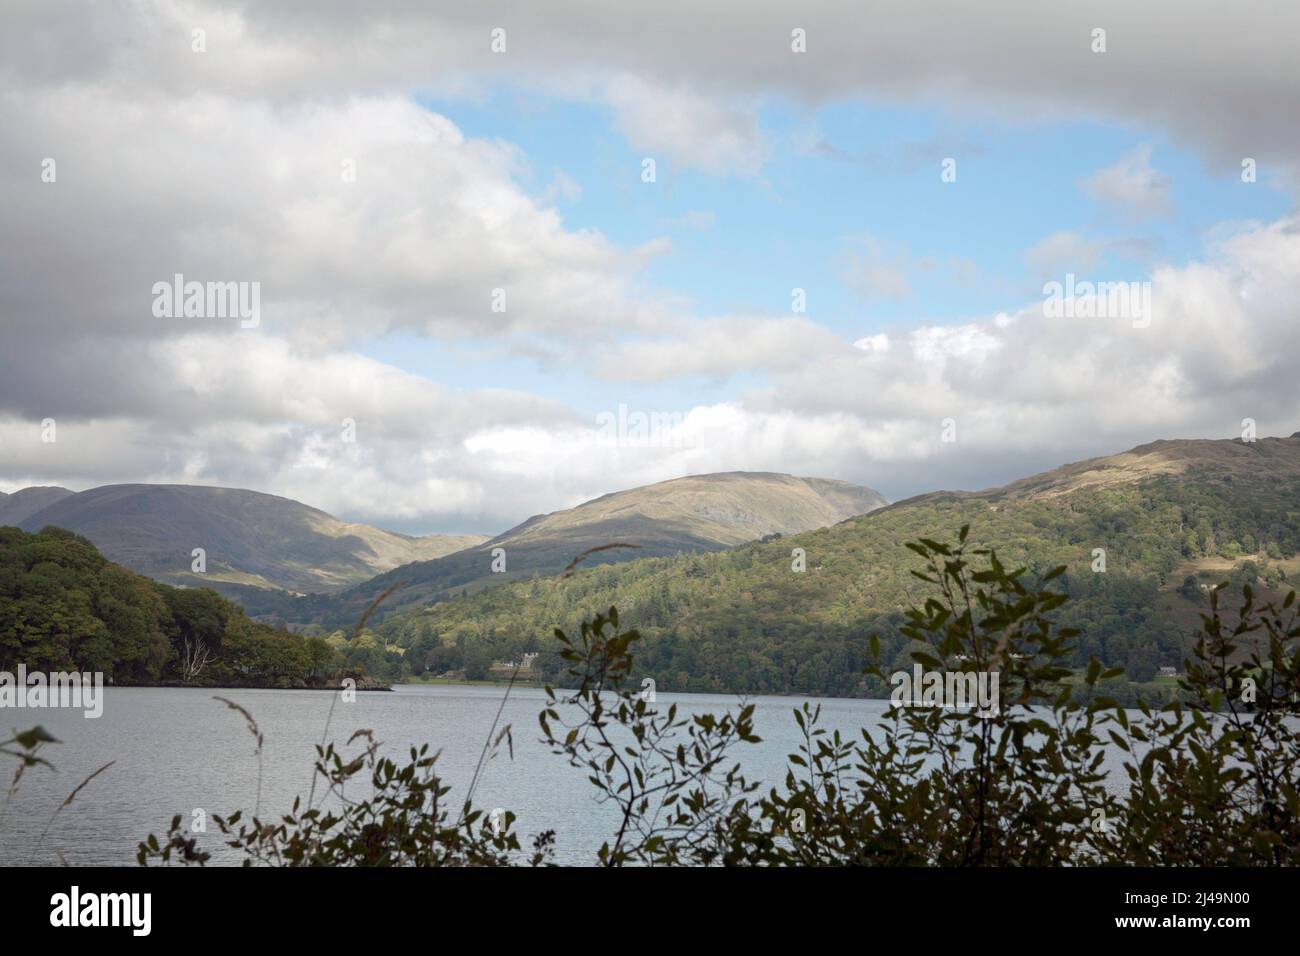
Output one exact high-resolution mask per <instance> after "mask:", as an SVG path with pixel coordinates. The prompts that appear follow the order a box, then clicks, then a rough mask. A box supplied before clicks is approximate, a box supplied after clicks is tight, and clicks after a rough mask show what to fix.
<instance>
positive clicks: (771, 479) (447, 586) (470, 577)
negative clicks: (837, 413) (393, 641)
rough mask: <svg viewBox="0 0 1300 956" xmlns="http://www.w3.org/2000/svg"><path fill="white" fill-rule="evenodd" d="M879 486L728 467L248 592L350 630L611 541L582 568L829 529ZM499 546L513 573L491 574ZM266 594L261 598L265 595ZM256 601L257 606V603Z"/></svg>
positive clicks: (262, 603) (294, 613)
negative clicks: (452, 545)
mask: <svg viewBox="0 0 1300 956" xmlns="http://www.w3.org/2000/svg"><path fill="white" fill-rule="evenodd" d="M886 503H887V502H886V499H885V498H884V497H883V496H882V495H880V494H879V493H878V492H876V491H873V490H872V489H870V488H864V487H862V486H860V485H853V484H850V483H848V482H844V481H833V480H830V479H826V478H798V477H795V476H793V475H781V474H775V473H772V472H743V471H735V472H725V473H721V474H710V475H693V476H690V477H686V478H676V479H672V480H670V481H663V482H659V483H657V484H653V485H646V486H644V487H640V488H632V489H629V490H627V491H619V492H614V493H612V494H608V495H603V496H602V497H599V498H595V499H593V500H591V501H588V502H585V503H583V504H580V505H578V506H577V507H575V508H569V509H567V510H564V511H557V512H553V513H551V514H547V515H537V516H534V517H532V518H529V519H528V520H527V521H525V522H523V523H522V524H520V525H518V526H516V527H514V528H511V529H510V530H509V531H507V532H505V533H504V534H501V535H498V536H497V537H495V538H493V539H491V540H490V541H487V542H485V543H484V544H482V545H479V546H476V547H472V548H468V549H466V550H464V551H460V552H457V553H456V554H452V555H448V556H447V557H442V558H438V559H436V560H432V561H422V562H415V563H413V564H409V565H406V566H405V567H400V568H396V569H394V570H392V571H389V572H387V573H385V574H382V575H379V576H378V577H376V578H374V579H373V580H371V581H367V582H366V583H365V584H363V585H360V586H357V587H354V588H350V589H348V590H346V591H344V592H342V593H340V594H337V595H330V596H325V597H318V598H307V599H304V600H302V601H298V602H292V604H290V603H288V602H284V601H282V600H279V599H277V598H275V597H274V596H267V595H246V596H245V597H246V598H247V600H248V601H249V602H250V603H247V604H246V607H248V609H249V611H250V612H251V613H255V614H263V615H270V616H274V617H281V618H287V619H288V620H290V621H292V622H294V623H304V622H307V621H315V622H319V623H324V624H326V625H328V626H331V627H333V626H347V625H349V624H351V623H352V622H353V621H355V620H356V619H357V618H358V617H359V616H360V614H361V613H362V612H363V611H364V610H365V608H366V607H367V606H368V605H369V604H370V603H371V601H373V600H374V599H375V598H376V597H377V596H379V595H380V594H382V593H384V592H385V591H386V590H388V588H390V587H394V586H395V587H396V590H395V591H394V592H393V593H392V594H391V595H390V596H389V597H388V598H386V599H385V601H384V603H383V605H382V607H381V608H380V609H379V611H378V612H377V613H378V615H379V617H383V616H386V615H387V614H390V613H392V612H393V611H395V610H396V609H398V608H401V607H404V606H411V605H417V606H418V605H423V604H427V603H429V602H431V601H435V600H440V599H443V598H446V597H449V596H451V595H452V593H453V592H456V593H458V592H460V591H461V590H465V589H474V588H478V587H482V586H485V585H488V584H496V583H500V582H502V581H508V580H514V579H518V578H526V577H531V576H533V575H535V574H543V575H549V574H556V573H558V572H561V571H563V570H564V568H565V567H566V566H567V565H568V564H569V562H571V561H572V560H573V559H574V558H575V557H576V556H577V555H579V554H581V553H582V552H584V551H586V550H588V549H589V548H597V547H600V546H602V545H607V544H612V543H616V544H626V545H634V546H635V547H630V548H613V549H609V550H605V551H600V552H597V553H593V554H591V555H590V556H589V557H588V558H586V559H585V560H584V565H583V566H589V565H596V564H607V563H615V562H622V561H629V560H632V559H635V558H646V557H653V556H662V555H672V554H677V553H679V552H690V553H696V552H708V551H718V550H722V549H725V548H730V547H734V546H735V545H737V544H741V543H744V542H747V541H754V540H757V539H760V538H763V537H767V536H770V535H787V534H797V533H799V532H802V531H808V530H811V529H813V528H820V527H825V526H826V525H831V524H834V523H836V522H838V521H843V520H845V519H846V518H849V517H852V516H853V515H858V514H863V513H865V512H868V511H871V510H873V509H875V508H879V507H881V506H882V505H884V504H886ZM497 549H500V552H499V553H500V554H502V555H503V557H504V562H505V569H504V570H503V571H497V572H494V571H493V563H494V560H495V561H497V566H498V567H500V560H499V559H498V558H497V557H496V556H495V555H494V552H497ZM259 599H260V600H259ZM253 602H255V603H253Z"/></svg>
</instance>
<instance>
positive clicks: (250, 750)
mask: <svg viewBox="0 0 1300 956" xmlns="http://www.w3.org/2000/svg"><path fill="white" fill-rule="evenodd" d="M104 694H105V695H106V696H105V702H104V712H103V716H101V717H99V718H98V719H86V718H84V717H83V716H82V715H81V712H80V711H72V710H39V711H36V710H10V709H6V710H3V711H0V717H3V719H4V725H3V728H4V730H6V731H8V730H12V729H18V730H25V729H27V728H29V727H31V726H32V725H34V724H41V725H43V726H44V727H45V728H46V729H47V730H49V731H50V733H52V734H53V735H54V736H55V737H57V738H58V739H59V741H60V743H57V744H47V745H46V746H45V748H44V749H43V751H42V756H44V757H45V758H47V759H48V760H50V762H51V763H53V764H54V766H55V768H56V770H55V771H50V770H49V768H46V767H34V768H31V769H29V770H28V771H27V772H26V773H25V775H24V777H23V779H22V781H21V783H20V786H19V788H18V790H17V792H16V793H15V794H14V795H13V796H12V797H11V798H10V799H9V800H8V802H7V803H6V804H4V806H3V810H2V811H0V864H3V865H10V866H11V865H25V864H29V863H47V864H48V863H59V862H61V861H66V862H67V863H69V864H72V865H77V864H102V865H131V864H133V863H134V856H135V849H136V845H137V844H138V843H139V842H140V840H142V839H143V838H145V837H146V836H147V835H148V834H149V833H151V832H152V833H155V834H157V835H158V836H159V837H160V838H161V837H163V836H164V834H165V833H166V830H167V826H168V824H169V822H170V820H171V818H172V816H173V815H175V814H178V813H179V814H182V815H183V817H184V819H185V820H186V821H187V827H188V821H189V819H190V814H191V811H192V810H193V809H195V808H202V809H203V810H204V811H205V812H206V813H208V814H212V813H214V812H215V813H219V814H223V815H225V814H229V813H230V812H232V811H234V810H236V809H241V808H243V809H246V810H249V811H251V810H252V808H253V806H254V802H255V800H256V799H257V783H258V759H257V757H256V755H255V753H254V741H253V737H252V735H251V734H250V733H249V732H248V730H247V728H246V725H245V722H244V719H243V717H242V716H240V715H239V714H238V713H236V712H235V711H233V710H231V709H229V708H227V707H226V705H225V704H223V703H221V702H220V701H217V700H214V699H213V695H214V694H219V695H221V696H223V697H227V698H229V699H230V700H233V701H235V702H236V703H238V704H240V705H241V706H243V707H245V708H247V709H248V711H249V712H250V713H251V714H252V715H253V717H254V719H255V720H256V721H257V723H258V725H259V727H260V728H261V731H262V734H263V735H264V741H265V742H264V745H263V752H262V798H261V799H262V804H261V806H262V816H263V818H271V817H273V816H274V815H275V814H276V813H278V812H283V811H286V810H288V809H289V808H290V807H291V805H292V803H293V799H294V797H295V796H298V795H302V796H303V797H304V800H305V798H306V795H307V793H308V791H309V789H310V786H311V777H312V765H313V757H314V753H315V751H314V749H313V748H314V746H315V745H316V744H318V743H319V742H320V739H321V733H322V731H323V729H324V727H325V721H326V715H327V714H328V713H329V710H330V703H331V699H332V698H333V697H334V696H335V693H334V692H331V691H301V690H295V691H280V690H216V691H214V690H201V689H188V688H106V689H105V691H104ZM502 695H503V688H500V687H486V686H484V687H477V686H449V685H399V686H397V687H396V688H394V690H393V692H392V693H375V692H371V693H365V692H362V693H358V694H357V695H356V700H355V701H354V702H352V703H343V702H339V703H338V704H337V705H336V706H335V708H334V713H333V717H332V719H331V723H330V739H331V740H333V741H335V742H336V744H338V745H342V744H343V743H344V742H345V741H346V740H347V739H348V738H349V737H350V736H351V735H352V732H353V731H355V730H360V729H366V730H371V731H373V732H374V734H375V736H376V738H377V739H378V740H379V741H380V742H381V744H382V750H383V751H384V752H385V753H386V754H388V755H390V756H393V757H394V758H395V759H397V760H398V762H399V763H401V762H404V758H405V757H406V754H407V751H408V748H409V747H410V746H412V745H419V744H422V743H428V744H429V745H430V749H431V750H438V749H441V750H442V757H441V758H440V759H439V761H438V767H439V769H440V774H441V776H442V777H443V780H444V781H445V782H446V783H447V784H449V785H450V786H451V787H452V791H451V793H450V794H449V799H450V800H451V801H452V805H454V806H457V807H458V806H459V804H460V801H461V800H462V799H463V795H464V793H465V789H466V787H467V786H468V785H469V781H470V779H471V777H472V776H473V773H474V766H475V764H476V763H477V762H478V759H479V754H480V752H481V751H482V748H483V743H484V741H485V739H486V738H487V736H488V732H489V729H490V728H491V726H492V720H493V717H494V716H495V715H496V712H497V708H498V707H499V706H500V704H501V698H502ZM544 701H545V692H544V691H542V690H541V689H539V688H519V687H516V688H515V689H514V691H513V692H512V693H511V696H510V699H509V701H508V702H507V704H506V707H505V711H504V712H503V714H502V716H501V721H502V723H503V724H505V723H509V724H511V725H512V726H513V737H514V757H513V759H511V758H510V756H509V755H508V753H507V752H506V750H505V748H504V745H503V747H502V751H501V753H500V754H499V755H498V756H497V757H496V758H495V759H494V760H492V761H491V762H489V763H487V764H486V765H485V768H484V770H483V773H482V775H481V779H480V781H479V786H478V792H477V794H476V796H475V799H474V803H475V805H476V806H477V807H480V808H482V809H484V810H485V811H489V810H491V809H492V808H494V807H502V808H505V809H509V810H511V811H512V812H514V813H515V815H516V816H517V820H516V822H515V827H514V828H515V831H516V832H517V833H518V834H519V835H520V842H521V843H522V844H523V845H524V846H525V847H526V846H527V845H528V842H529V839H530V838H531V836H532V835H533V834H535V833H538V832H541V831H543V830H554V831H555V832H556V844H557V847H556V855H555V859H556V862H559V863H566V864H581V863H590V862H593V861H594V859H595V851H596V849H597V848H598V847H599V846H600V844H601V843H602V842H603V841H604V840H606V839H608V838H609V836H610V834H612V833H613V829H614V828H613V821H614V819H615V817H616V811H615V808H613V807H610V806H601V805H599V804H597V803H596V801H595V797H594V794H595V791H594V788H593V787H592V786H591V784H590V783H588V782H587V780H586V777H585V774H584V772H583V771H582V770H581V769H577V768H572V767H570V766H568V764H567V763H566V761H565V759H564V757H562V756H556V755H554V754H552V753H551V752H550V750H549V749H548V748H547V747H546V746H545V745H543V744H542V743H541V742H540V740H539V736H540V729H539V728H538V725H537V713H538V711H539V710H540V709H541V707H542V705H543V703H544ZM749 701H750V702H751V703H753V704H755V732H756V733H757V734H758V735H759V736H760V737H762V738H763V742H762V743H761V744H740V745H737V748H736V750H735V751H734V753H735V754H736V755H737V757H739V758H740V760H741V763H742V766H743V767H744V769H745V772H746V774H747V775H748V776H749V778H750V779H756V780H759V781H761V782H762V783H763V785H764V786H763V789H764V790H766V789H767V788H768V787H769V786H772V785H778V784H780V783H781V782H782V781H783V780H784V778H785V769H786V756H787V754H789V753H792V752H794V751H795V750H796V749H797V748H798V745H799V743H800V740H801V736H800V733H799V730H798V727H797V726H796V724H795V722H794V719H793V717H792V715H791V711H792V709H794V708H795V707H797V706H799V704H800V703H801V701H800V700H799V699H797V698H789V697H757V698H750V699H749ZM674 702H675V703H677V704H678V705H679V710H681V711H692V712H704V711H713V712H715V713H721V712H722V711H723V710H725V709H726V708H728V707H733V708H734V707H735V706H736V705H737V704H738V703H739V698H736V697H730V696H713V695H704V694H665V693H660V694H658V700H657V703H658V706H659V707H660V709H663V708H664V707H666V706H667V705H668V704H670V703H674ZM815 703H820V704H821V706H822V726H824V727H826V728H828V729H831V730H834V729H839V730H840V731H841V732H842V733H844V734H845V735H847V736H849V737H850V738H851V739H859V732H860V728H862V727H863V726H867V727H873V726H874V725H875V724H876V722H877V720H878V718H879V717H880V715H881V714H882V713H883V712H884V711H885V709H886V706H887V704H888V702H887V701H882V700H844V699H821V700H818V701H815ZM358 746H359V744H357V745H353V747H352V748H350V749H348V750H346V751H345V752H354V751H356V750H357V749H358ZM110 760H112V761H115V763H114V764H113V766H112V767H110V768H109V769H108V770H106V771H105V772H104V773H102V774H100V775H99V776H98V777H96V778H95V779H94V780H93V781H91V782H90V784H89V785H88V786H87V787H86V788H85V789H84V790H82V791H81V792H80V793H79V794H78V795H77V797H76V799H75V800H74V801H73V803H72V804H71V805H69V806H67V807H65V808H64V809H63V810H62V811H60V812H59V813H58V815H57V816H54V817H53V823H52V824H51V823H50V821H51V817H52V815H54V813H55V811H56V810H57V809H58V806H59V804H60V803H61V802H62V801H63V800H64V799H65V798H66V797H67V796H68V794H69V793H70V792H71V791H72V789H73V788H74V787H76V786H77V784H78V783H80V782H81V781H82V780H83V779H84V778H85V777H86V776H87V775H88V774H89V773H91V772H92V771H94V770H95V769H97V768H99V767H101V766H103V765H104V764H105V763H107V762H108V761H110ZM13 765H14V761H12V760H11V759H9V758H5V760H4V762H3V763H2V764H0V768H2V769H0V772H3V774H4V775H5V780H6V783H7V780H8V777H9V775H10V774H11V772H12V769H11V768H12V767H13ZM1111 769H1112V770H1113V771H1118V760H1115V761H1114V765H1113V766H1112V768H1111ZM362 776H363V777H364V778H365V779H364V784H360V783H359V784H358V789H357V790H356V791H355V794H356V795H357V796H360V795H361V792H362V791H361V790H360V786H362V785H364V787H365V790H366V792H368V790H369V778H368V775H364V774H363V775H362ZM355 779H358V780H359V781H360V780H361V778H355ZM1116 779H1117V780H1118V779H1119V778H1118V777H1117V778H1116ZM317 792H318V795H319V792H320V788H319V782H318V791H317ZM0 799H2V798H0ZM47 825H48V826H49V831H48V833H46V834H45V836H44V837H43V838H42V837H41V833H42V831H43V830H45V828H46V826H47ZM198 837H199V841H200V844H201V845H202V846H203V847H204V848H205V849H207V850H209V851H211V852H213V854H214V857H213V859H212V861H210V864H209V865H212V864H217V863H238V862H240V859H241V858H240V857H239V856H238V855H237V854H236V853H235V851H232V850H229V849H228V848H225V847H224V846H223V845H222V843H221V837H220V834H219V833H218V832H217V830H216V827H215V826H213V825H211V824H209V827H208V832H207V833H206V834H199V835H198Z"/></svg>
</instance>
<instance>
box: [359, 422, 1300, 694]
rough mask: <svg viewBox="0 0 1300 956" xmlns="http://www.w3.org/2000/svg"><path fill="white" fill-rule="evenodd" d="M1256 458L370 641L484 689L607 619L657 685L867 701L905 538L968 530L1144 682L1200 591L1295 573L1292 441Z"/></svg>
mask: <svg viewBox="0 0 1300 956" xmlns="http://www.w3.org/2000/svg"><path fill="white" fill-rule="evenodd" d="M1259 446H1262V447H1259ZM1259 446H1255V445H1242V444H1241V443H1239V442H1186V443H1156V444H1155V445H1152V446H1144V448H1142V449H1135V450H1134V451H1133V452H1130V453H1126V454H1125V455H1121V456H1115V457H1114V458H1111V459H1101V460H1096V461H1093V462H1085V463H1081V464H1080V465H1075V466H1068V467H1067V468H1063V469H1059V470H1058V471H1057V472H1051V473H1048V474H1047V475H1043V476H1037V477H1036V478H1035V479H1027V480H1026V481H1023V482H1017V483H1016V484H1014V485H1010V486H1007V487H1006V488H1001V489H994V490H992V491H989V492H983V493H978V494H934V495H927V496H924V497H922V498H918V499H913V500H911V501H908V502H902V503H899V504H896V505H892V506H890V507H888V508H885V509H882V510H880V511H877V512H874V513H872V514H868V515H864V516H862V517H859V518H856V519H853V520H850V521H847V522H844V523H842V524H839V525H836V526H833V527H830V528H824V529H821V530H818V531H812V532H808V533H805V534H801V535H797V536H793V537H788V538H784V539H778V540H771V541H767V542H763V543H754V544H749V545H743V546H741V547H738V548H734V549H732V550H729V551H724V552H718V553H712V554H697V555H687V556H680V557H663V558H654V559H650V560H640V561H633V562H629V563H626V564H621V565H608V566H602V567H598V568H593V569H590V570H587V571H583V572H581V573H578V574H576V575H574V576H572V577H570V578H568V579H565V580H559V579H556V578H554V577H550V578H541V577H538V578H535V579H534V580H531V581H527V582H517V583H512V584H507V585H503V586H500V587H495V588H489V589H486V590H484V591H481V592H479V593H477V594H472V595H470V596H469V597H468V598H464V599H456V600H452V601H446V602H442V603H438V604H435V605H432V606H430V607H427V608H424V609H422V610H419V611H415V612H408V613H405V614H403V615H400V616H398V617H396V618H393V619H390V620H389V621H387V622H385V624H384V625H383V627H382V630H381V632H382V633H383V634H384V635H385V637H386V638H387V639H388V640H389V641H391V642H393V643H396V644H398V645H402V646H404V647H406V648H409V649H408V650H407V653H406V666H407V668H408V669H410V670H411V671H412V672H415V673H419V672H421V671H423V670H425V669H430V670H433V671H435V672H437V671H442V670H448V669H452V668H464V670H465V672H466V673H467V674H469V675H470V676H482V675H483V674H485V673H486V667H487V665H488V664H489V663H490V662H491V661H493V660H501V661H508V660H512V659H516V658H517V657H518V655H519V654H520V653H522V652H524V651H529V650H536V651H539V652H541V656H540V657H539V659H538V664H539V666H540V667H541V670H542V672H543V674H544V675H547V676H550V675H554V674H555V673H557V672H558V669H559V662H558V660H557V659H556V658H555V657H554V656H553V648H552V642H550V641H549V640H548V635H550V633H551V630H552V628H554V627H557V626H559V627H562V628H566V629H567V628H570V627H573V626H574V625H575V624H576V623H577V622H579V621H580V620H581V619H582V618H583V616H584V615H589V614H590V613H591V612H592V609H595V608H605V607H608V606H610V605H617V606H618V608H619V611H620V613H621V614H622V616H623V619H624V620H625V621H626V622H627V623H628V624H629V625H631V626H634V627H637V628H638V629H640V630H641V631H642V632H643V633H644V634H645V635H646V638H647V639H646V641H645V642H644V645H643V647H642V648H641V649H640V651H639V653H638V656H637V661H636V664H637V668H638V672H639V673H640V674H643V675H647V676H653V677H654V678H655V679H656V681H657V685H658V686H659V687H660V688H663V689H669V690H691V691H712V690H717V691H730V692H751V693H762V692H800V693H822V694H836V695H841V694H861V693H869V692H872V691H873V690H878V689H879V688H873V687H872V686H870V685H869V684H868V683H867V682H865V681H864V680H863V678H862V676H861V669H862V662H863V661H864V660H865V656H866V649H867V647H868V641H869V637H870V635H871V634H872V633H873V632H874V633H877V634H879V635H880V637H881V639H882V644H883V645H884V647H885V649H886V652H887V653H888V654H891V655H894V656H895V657H896V658H897V660H898V661H899V662H900V666H910V658H909V657H908V656H907V654H906V648H905V646H904V641H903V639H902V638H901V637H900V636H899V633H898V625H899V623H900V620H901V618H900V611H901V608H902V607H903V606H905V605H907V604H909V603H912V602H913V601H915V600H916V599H917V598H918V597H919V596H920V594H922V593H923V588H922V587H921V586H920V582H918V581H917V580H916V579H915V578H914V577H913V575H912V573H911V572H912V571H913V570H914V569H916V568H918V567H919V566H920V565H919V562H918V560H917V558H916V556H915V555H914V554H913V553H912V552H911V551H909V550H908V549H907V547H906V542H908V541H911V540H914V539H917V538H923V537H930V538H939V539H946V538H948V537H951V535H953V534H955V532H956V530H957V529H958V528H959V527H961V526H962V525H964V524H969V525H970V526H971V539H972V541H973V542H975V544H976V545H977V546H983V547H991V548H996V549H997V551H998V553H999V555H1000V556H1001V557H1002V559H1003V561H1004V562H1006V563H1007V564H1008V565H1024V566H1027V567H1028V568H1029V569H1030V572H1031V573H1045V572H1046V571H1047V570H1049V569H1050V568H1052V567H1054V566H1056V565H1060V564H1064V565H1066V566H1067V568H1068V573H1067V574H1066V575H1064V576H1063V577H1062V578H1060V579H1058V581H1057V582H1055V584H1054V586H1057V587H1061V588H1064V589H1066V590H1068V592H1069V593H1070V595H1071V596H1072V598H1073V600H1072V601H1071V602H1070V603H1069V605H1067V608H1068V610H1067V612H1066V618H1067V620H1066V621H1065V623H1068V624H1073V625H1075V626H1077V627H1079V628H1080V629H1081V630H1082V636H1081V637H1080V638H1079V640H1078V646H1077V649H1076V653H1075V660H1076V663H1078V664H1080V665H1081V664H1083V663H1084V662H1085V661H1086V660H1087V657H1088V656H1089V655H1096V656H1098V657H1099V658H1100V659H1101V660H1102V661H1104V662H1105V663H1107V664H1113V665H1121V666H1123V667H1124V668H1125V669H1126V671H1127V673H1128V676H1129V677H1130V679H1132V680H1134V681H1140V682H1146V681H1149V680H1150V679H1151V678H1152V677H1153V676H1154V675H1155V674H1156V672H1157V669H1158V668H1159V667H1161V666H1170V667H1174V668H1181V663H1182V659H1183V656H1184V650H1185V645H1184V640H1185V637H1186V635H1187V634H1189V633H1191V632H1192V631H1193V630H1194V629H1195V628H1196V626H1197V623H1198V613H1199V611H1200V610H1201V609H1202V603H1203V600H1204V597H1203V596H1204V587H1203V585H1204V586H1206V587H1208V586H1212V584H1214V583H1218V582H1219V581H1222V580H1226V579H1229V578H1233V579H1234V583H1235V584H1240V583H1244V582H1256V583H1257V584H1258V585H1259V586H1260V587H1262V588H1263V589H1264V590H1270V589H1276V588H1278V587H1280V586H1281V585H1282V583H1283V582H1284V581H1292V582H1293V581H1294V580H1295V578H1296V577H1297V576H1300V575H1298V574H1297V570H1298V569H1297V563H1296V555H1297V552H1300V438H1289V439H1265V440H1263V441H1261V442H1260V443H1259ZM796 548H797V549H802V552H803V559H802V567H804V568H805V569H804V570H802V571H801V570H797V569H798V568H799V567H800V566H801V562H800V558H799V552H797V551H795V549H796ZM1101 552H1104V556H1103V555H1102V554H1101ZM1103 557H1104V564H1102V563H1101V560H1102V558H1103ZM1103 568H1104V570H1103Z"/></svg>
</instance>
